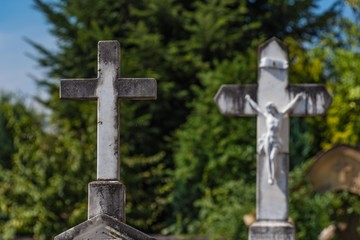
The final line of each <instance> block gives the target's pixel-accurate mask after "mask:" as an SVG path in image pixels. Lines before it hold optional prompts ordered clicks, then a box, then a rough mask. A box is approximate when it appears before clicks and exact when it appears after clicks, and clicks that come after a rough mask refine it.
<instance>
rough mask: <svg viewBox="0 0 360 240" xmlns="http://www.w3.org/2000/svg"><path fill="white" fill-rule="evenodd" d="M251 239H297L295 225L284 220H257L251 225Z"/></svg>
mask: <svg viewBox="0 0 360 240" xmlns="http://www.w3.org/2000/svg"><path fill="white" fill-rule="evenodd" d="M249 240H295V227H294V226H293V225H291V224H290V223H288V222H282V221H256V222H255V223H253V224H252V225H251V226H250V230H249Z"/></svg>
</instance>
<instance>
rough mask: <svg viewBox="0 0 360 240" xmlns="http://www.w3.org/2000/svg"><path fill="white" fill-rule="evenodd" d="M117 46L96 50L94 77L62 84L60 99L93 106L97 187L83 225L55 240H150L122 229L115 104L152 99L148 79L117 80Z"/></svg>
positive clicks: (153, 85) (92, 189)
mask: <svg viewBox="0 0 360 240" xmlns="http://www.w3.org/2000/svg"><path fill="white" fill-rule="evenodd" d="M119 59H120V44H119V42H117V41H100V42H99V44H98V77H97V78H94V79H72V80H71V79H68V80H61V83H60V97H61V99H78V100H87V99H89V100H97V101H98V122H97V124H98V128H97V181H94V182H91V183H89V188H88V189H89V190H88V196H89V199H88V220H87V221H85V222H83V223H81V224H79V225H77V226H75V227H73V228H71V229H69V230H67V231H65V232H63V233H61V234H59V235H57V236H56V237H55V238H54V239H55V240H70V239H128V240H154V238H152V237H150V236H148V235H146V234H144V233H142V232H140V231H138V230H137V229H135V228H132V227H130V226H128V225H127V224H125V185H124V184H122V183H121V182H120V181H119V180H120V160H119V147H120V146H119V118H118V115H119V111H118V100H119V98H125V99H155V98H156V80H155V79H153V78H119V76H118V75H119V66H120V62H119Z"/></svg>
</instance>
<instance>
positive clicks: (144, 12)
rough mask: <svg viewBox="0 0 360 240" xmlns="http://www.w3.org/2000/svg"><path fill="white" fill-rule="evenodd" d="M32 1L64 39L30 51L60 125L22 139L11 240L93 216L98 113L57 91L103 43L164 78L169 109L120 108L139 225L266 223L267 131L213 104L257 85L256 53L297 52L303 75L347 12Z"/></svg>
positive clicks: (125, 70)
mask: <svg viewBox="0 0 360 240" xmlns="http://www.w3.org/2000/svg"><path fill="white" fill-rule="evenodd" d="M34 3H35V6H36V7H37V8H38V9H39V10H40V11H41V12H42V13H44V15H45V16H46V17H47V19H48V21H49V23H50V25H51V29H50V31H51V33H52V34H53V35H54V37H56V38H57V39H58V42H57V43H58V44H57V50H56V51H50V50H48V49H46V48H44V47H42V46H41V45H39V44H37V43H35V42H32V41H31V40H28V42H29V43H30V44H31V45H32V46H33V47H34V48H35V49H37V50H38V52H39V55H38V56H37V57H36V60H37V61H38V63H39V65H40V66H41V67H43V68H44V69H47V70H48V79H40V80H38V82H39V84H40V85H41V86H43V87H44V89H45V91H46V92H47V93H48V96H49V97H48V98H47V99H38V101H39V102H41V103H42V104H43V106H44V107H45V108H47V109H48V110H49V111H50V115H49V117H48V121H47V122H43V121H42V118H41V117H40V120H41V121H40V120H39V117H38V116H37V115H34V116H32V117H29V120H28V121H29V122H28V124H35V125H36V126H35V128H36V129H34V130H33V131H31V132H28V131H20V130H18V131H17V132H16V139H17V138H18V139H19V141H18V142H16V141H14V148H15V149H16V150H15V151H16V152H17V153H16V154H15V155H13V156H12V161H11V162H12V165H11V168H10V169H9V170H7V171H5V170H4V171H5V173H4V175H3V176H4V178H6V179H10V176H11V177H13V178H15V177H16V179H18V180H16V181H17V185H16V187H15V186H13V185H11V184H10V185H6V184H4V185H3V188H2V190H1V191H2V193H3V194H2V199H3V201H0V202H2V203H3V205H1V206H4V207H3V209H5V213H7V215H5V216H4V217H3V218H1V221H2V222H1V224H0V225H2V226H6V230H7V235H6V236H8V238H11V236H12V234H15V233H16V232H17V233H23V234H33V235H35V236H37V237H40V236H44V237H53V236H54V235H55V234H57V233H59V232H62V231H63V230H65V229H67V228H69V227H71V226H74V225H75V224H77V223H80V222H82V221H84V219H85V218H86V216H85V215H86V198H87V196H86V187H87V183H88V182H90V181H91V180H94V179H95V169H96V168H95V157H96V154H95V150H94V149H96V143H95V141H96V103H86V102H84V103H80V102H71V101H69V102H60V100H59V96H58V85H59V79H60V78H81V77H84V78H88V77H95V76H96V65H97V63H96V59H97V56H96V54H97V49H96V46H97V42H98V41H99V40H109V39H114V40H118V41H120V43H121V50H122V52H121V66H120V67H121V76H123V77H145V76H147V77H154V78H156V79H157V80H158V100H157V101H155V102H143V101H139V102H136V101H134V102H130V101H129V102H122V103H121V104H120V109H121V112H120V116H121V119H120V124H121V130H120V134H121V159H122V170H121V171H122V175H121V176H122V181H124V183H125V185H126V186H127V196H128V201H127V214H128V216H127V221H128V223H129V224H130V225H133V226H135V227H137V228H139V229H141V230H144V231H146V232H156V233H158V232H160V231H161V230H163V231H164V232H179V233H192V234H207V235H211V236H214V237H215V236H219V235H223V236H226V238H228V239H239V237H243V236H245V235H244V234H246V227H245V226H244V224H242V218H241V216H242V215H243V214H245V213H253V212H254V210H253V207H252V205H251V203H254V197H255V196H254V186H255V161H254V159H255V121H254V119H231V118H226V117H224V116H221V115H220V113H218V111H217V109H216V107H215V105H214V103H213V100H212V98H213V96H214V94H215V92H216V91H217V89H218V87H219V86H220V85H221V84H223V83H254V82H255V80H256V61H257V56H256V46H258V45H259V44H260V43H261V42H262V41H264V40H266V39H267V38H270V37H272V36H277V37H280V38H283V39H285V40H286V43H287V44H290V45H291V46H293V49H298V51H299V52H301V54H294V55H293V56H292V61H293V62H295V64H296V61H299V60H297V59H299V58H300V57H301V59H302V57H303V56H308V55H306V54H303V52H304V48H303V46H304V45H303V44H304V43H307V44H312V43H314V42H318V41H319V39H320V38H319V36H320V35H321V34H322V33H326V32H328V31H330V30H331V29H332V26H334V23H336V21H335V20H336V19H337V16H338V15H337V10H338V9H337V8H336V5H334V7H333V8H332V9H330V10H329V11H326V12H324V13H321V14H316V13H315V10H316V9H317V3H318V1H316V0H305V1H283V0H271V1H264V0H256V1H253V0H252V1H235V0H225V1H223V0H222V1H220V0H203V1H189V0H181V1H175V0H144V1H125V0H119V1H111V0H108V1H96V0H76V1H70V0H58V1H45V0H34ZM294 46H299V47H294ZM306 59H307V60H308V61H307V62H301V61H300V62H299V63H298V68H299V69H295V70H294V72H295V73H296V74H292V75H294V76H295V79H294V81H293V82H301V81H306V82H309V81H313V82H322V81H323V80H322V78H319V79H317V76H318V74H317V73H318V71H320V72H321V71H322V68H321V67H320V70H319V69H318V68H315V67H314V68H313V69H312V68H310V65H311V66H312V65H313V63H314V62H313V60H309V59H311V57H310V56H309V57H307V58H306ZM307 65H309V66H307ZM305 66H307V67H305ZM315 66H318V65H316V64H315ZM307 73H310V76H311V79H310V80H309V79H308V78H309V76H308V75H307ZM303 76H306V78H304V79H303ZM300 79H302V80H300ZM38 121H40V122H38ZM18 124H22V123H21V122H20V123H18ZM306 124H307V123H303V122H301V121H300V123H299V124H297V123H296V122H294V123H293V125H294V126H298V129H299V130H298V135H299V136H300V137H299V139H303V140H302V141H303V142H297V144H298V145H297V146H296V148H303V147H304V146H306V147H309V145H310V144H311V143H312V142H311V141H310V142H309V141H308V138H307V137H306V136H304V135H302V134H301V133H302V131H303V129H304V128H305V126H306ZM313 125H315V124H313ZM14 126H17V125H14ZM21 126H24V125H21ZM44 126H45V127H44ZM19 129H20V127H19ZM314 129H315V128H314ZM14 136H15V135H14ZM24 136H26V137H24ZM27 137H28V138H31V141H28V142H26V140H27ZM315 140H317V139H313V141H315ZM24 141H25V142H24ZM316 144H318V143H316ZM17 149H18V150H17ZM312 149H313V148H311V149H308V150H304V151H305V152H306V154H311V153H312V151H313V150H312ZM301 161H302V160H299V161H298V162H301ZM19 171H20V173H22V174H20V175H19V174H18V173H19ZM21 171H24V173H23V172H21ZM7 176H8V177H7ZM79 176H81V177H79ZM4 181H5V180H4ZM5 182H6V181H5ZM13 189H14V190H13ZM24 189H25V190H24ZM28 189H31V191H28ZM244 196H246V198H245V199H244ZM11 199H16V201H12V205H11V204H10V203H11V201H10V200H11ZM227 201H228V202H227ZM29 206H35V207H33V208H31V207H29ZM232 206H234V208H232ZM17 207H19V208H18V209H16V208H17ZM26 209H27V210H26ZM30 210H32V211H30ZM239 216H240V217H239ZM226 222H229V223H230V222H231V223H233V224H232V225H233V226H236V227H235V228H232V229H229V228H228V226H227V225H226V224H225V223H226ZM0 232H1V231H0ZM9 236H10V237H9Z"/></svg>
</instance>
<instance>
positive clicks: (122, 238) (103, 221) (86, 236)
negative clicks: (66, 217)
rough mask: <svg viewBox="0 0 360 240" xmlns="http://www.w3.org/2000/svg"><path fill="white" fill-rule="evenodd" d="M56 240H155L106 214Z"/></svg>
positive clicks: (58, 236) (76, 227) (66, 232)
mask: <svg viewBox="0 0 360 240" xmlns="http://www.w3.org/2000/svg"><path fill="white" fill-rule="evenodd" d="M54 239H55V240H95V239H96V240H111V239H118V240H155V238H153V237H150V236H148V235H146V234H144V233H142V232H140V231H138V230H136V229H135V228H133V227H131V226H129V225H126V224H125V223H123V222H121V221H119V220H118V219H116V218H113V217H110V216H108V215H106V214H102V215H98V216H96V217H93V218H91V219H89V220H87V221H85V222H83V223H81V224H79V225H77V226H75V227H73V228H71V229H69V230H67V231H65V232H63V233H61V234H59V235H57V236H56V237H55V238H54Z"/></svg>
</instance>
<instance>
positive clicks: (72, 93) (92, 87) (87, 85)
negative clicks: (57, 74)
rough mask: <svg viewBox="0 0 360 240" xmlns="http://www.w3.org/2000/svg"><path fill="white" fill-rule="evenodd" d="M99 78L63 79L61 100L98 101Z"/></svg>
mask: <svg viewBox="0 0 360 240" xmlns="http://www.w3.org/2000/svg"><path fill="white" fill-rule="evenodd" d="M97 84H98V79H97V78H88V79H62V80H61V82H60V99H80V100H82V99H84V100H85V99H96V98H97V97H96V88H97Z"/></svg>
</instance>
